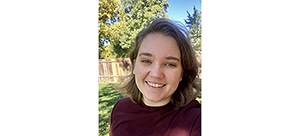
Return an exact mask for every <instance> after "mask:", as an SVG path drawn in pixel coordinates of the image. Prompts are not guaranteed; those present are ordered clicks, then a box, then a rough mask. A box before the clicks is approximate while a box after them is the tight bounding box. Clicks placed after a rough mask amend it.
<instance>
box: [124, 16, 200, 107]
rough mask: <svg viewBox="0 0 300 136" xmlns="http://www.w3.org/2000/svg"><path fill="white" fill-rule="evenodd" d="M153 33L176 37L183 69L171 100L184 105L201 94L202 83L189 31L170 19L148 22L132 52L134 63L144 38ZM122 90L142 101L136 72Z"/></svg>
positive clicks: (175, 103)
mask: <svg viewBox="0 0 300 136" xmlns="http://www.w3.org/2000/svg"><path fill="white" fill-rule="evenodd" d="M151 33H161V34H163V35H166V36H170V37H172V38H174V39H175V40H176V42H177V45H178V47H179V50H180V54H181V60H182V61H181V64H182V69H183V76H182V80H181V81H180V83H179V85H178V87H177V89H176V91H175V92H174V94H173V95H172V97H171V102H172V103H173V104H174V105H175V106H176V107H182V106H185V105H186V104H188V103H189V102H190V101H192V100H194V99H196V97H197V96H200V83H197V74H198V66H199V64H198V62H197V60H196V56H195V51H194V49H193V47H192V46H191V42H190V38H189V33H188V32H187V30H186V28H185V27H183V26H180V25H179V24H178V25H177V24H175V23H173V22H171V21H170V20H168V19H165V18H159V19H156V20H154V21H152V23H150V24H148V26H146V28H144V29H143V30H142V31H140V32H139V33H138V35H137V36H136V39H135V45H134V47H133V50H132V52H131V54H130V61H131V64H133V65H132V66H133V68H132V70H133V69H134V60H135V59H136V57H137V54H138V51H139V48H140V45H141V43H142V41H143V39H144V38H145V37H146V36H147V35H148V34H151ZM120 90H121V91H123V92H125V93H126V94H127V95H128V96H129V97H130V99H131V100H132V101H133V102H136V103H140V102H141V100H142V94H141V92H140V91H139V89H138V88H137V85H136V83H135V78H134V74H133V73H132V72H131V74H130V75H129V78H128V80H127V82H125V84H124V85H123V86H121V87H120Z"/></svg>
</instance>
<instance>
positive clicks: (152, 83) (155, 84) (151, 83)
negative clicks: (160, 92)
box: [146, 81, 166, 88]
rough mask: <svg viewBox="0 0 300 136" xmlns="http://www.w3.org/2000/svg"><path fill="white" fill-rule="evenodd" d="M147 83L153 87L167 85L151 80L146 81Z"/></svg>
mask: <svg viewBox="0 0 300 136" xmlns="http://www.w3.org/2000/svg"><path fill="white" fill-rule="evenodd" d="M146 83H147V84H148V85H149V86H150V87H153V88H162V87H164V86H166V84H159V83H154V82H150V81H146Z"/></svg>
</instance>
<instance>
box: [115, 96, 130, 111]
mask: <svg viewBox="0 0 300 136" xmlns="http://www.w3.org/2000/svg"><path fill="white" fill-rule="evenodd" d="M134 105H135V104H134V103H133V102H132V101H131V99H130V98H129V97H125V98H122V99H120V100H118V101H117V102H116V103H115V105H114V108H113V109H114V110H126V109H128V108H130V107H132V106H134Z"/></svg>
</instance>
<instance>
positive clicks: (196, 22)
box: [185, 6, 202, 51]
mask: <svg viewBox="0 0 300 136" xmlns="http://www.w3.org/2000/svg"><path fill="white" fill-rule="evenodd" d="M187 13H188V16H187V17H188V19H187V20H185V23H186V24H187V27H188V28H189V32H190V35H191V41H192V44H193V47H194V49H195V50H196V51H201V30H202V28H201V27H202V25H201V13H200V12H199V11H198V10H197V9H196V8H195V6H194V13H193V15H191V14H190V13H189V12H188V11H187Z"/></svg>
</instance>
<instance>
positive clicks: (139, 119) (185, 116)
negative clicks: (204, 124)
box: [109, 98, 201, 136]
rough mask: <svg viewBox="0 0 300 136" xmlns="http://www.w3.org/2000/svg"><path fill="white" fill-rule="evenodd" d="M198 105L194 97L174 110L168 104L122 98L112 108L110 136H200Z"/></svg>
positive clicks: (199, 106)
mask: <svg viewBox="0 0 300 136" xmlns="http://www.w3.org/2000/svg"><path fill="white" fill-rule="evenodd" d="M200 108H201V105H200V104H199V102H198V101H196V100H193V101H191V102H190V103H189V104H188V105H186V106H184V107H181V108H178V109H175V107H174V106H173V105H172V104H171V103H169V104H167V105H165V106H161V107H149V106H146V105H145V104H144V103H140V104H135V103H133V102H132V101H131V100H130V99H129V98H124V99H121V100H119V101H118V102H117V103H116V104H115V106H114V108H113V110H112V113H111V117H110V132H109V133H110V135H111V136H200V134H201V124H200V123H201V112H200V110H201V109H200Z"/></svg>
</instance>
